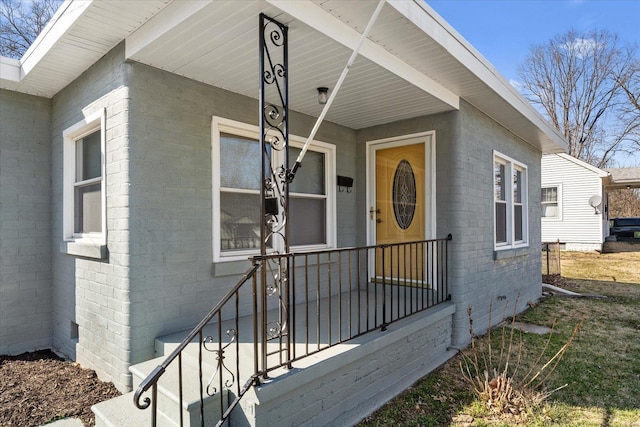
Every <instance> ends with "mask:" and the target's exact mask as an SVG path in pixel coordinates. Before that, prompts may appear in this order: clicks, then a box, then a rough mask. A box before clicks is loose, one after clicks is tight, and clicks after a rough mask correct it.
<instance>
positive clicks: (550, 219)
mask: <svg viewBox="0 0 640 427" xmlns="http://www.w3.org/2000/svg"><path fill="white" fill-rule="evenodd" d="M553 187H555V188H556V194H557V195H558V198H557V200H556V203H557V204H558V216H542V215H541V218H542V220H543V221H545V222H553V221H562V184H545V185H543V186H541V187H540V188H541V190H540V191H541V192H542V188H553ZM541 205H544V203H542V202H541Z"/></svg>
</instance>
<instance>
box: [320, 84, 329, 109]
mask: <svg viewBox="0 0 640 427" xmlns="http://www.w3.org/2000/svg"><path fill="white" fill-rule="evenodd" d="M328 93H329V88H327V87H324V86H323V87H319V88H318V104H320V105H324V104H326V103H327V98H328V97H327V94H328Z"/></svg>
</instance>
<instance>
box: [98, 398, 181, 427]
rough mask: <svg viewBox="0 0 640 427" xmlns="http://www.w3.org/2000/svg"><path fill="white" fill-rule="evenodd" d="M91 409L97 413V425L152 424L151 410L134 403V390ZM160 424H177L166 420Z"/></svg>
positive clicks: (119, 426)
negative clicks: (145, 409) (138, 406)
mask: <svg viewBox="0 0 640 427" xmlns="http://www.w3.org/2000/svg"><path fill="white" fill-rule="evenodd" d="M91 410H92V411H93V413H94V414H95V415H96V427H122V426H148V425H151V412H150V411H142V410H140V409H138V408H136V407H135V406H134V405H133V392H131V393H126V394H123V395H122V396H118V397H116V398H113V399H109V400H107V401H104V402H100V403H97V404H95V405H93V406H92V407H91ZM163 420H164V418H163ZM165 421H166V420H165ZM158 424H160V425H161V426H163V427H164V426H171V427H173V426H175V424H166V423H164V422H163V423H162V424H161V423H158Z"/></svg>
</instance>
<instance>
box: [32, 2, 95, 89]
mask: <svg viewBox="0 0 640 427" xmlns="http://www.w3.org/2000/svg"><path fill="white" fill-rule="evenodd" d="M94 1H95V0H83V1H77V0H76V1H73V0H66V1H65V2H64V3H63V4H62V5H61V6H60V7H59V8H58V10H57V11H56V13H54V15H53V17H51V20H50V21H49V22H48V23H47V25H46V26H45V27H44V29H43V30H42V32H41V33H40V34H39V35H38V37H36V39H35V41H34V42H33V43H32V44H31V46H30V47H29V49H27V51H26V52H25V53H24V55H23V56H22V58H21V60H20V63H21V64H22V76H21V78H24V77H25V76H26V75H27V74H29V73H30V72H31V70H33V69H34V68H35V67H36V66H37V65H38V64H40V63H41V62H42V60H43V59H44V57H45V55H47V54H48V53H50V51H51V49H53V47H54V46H55V45H56V44H58V42H60V40H62V38H63V37H65V36H67V34H68V33H69V32H70V31H71V29H72V28H73V27H74V26H75V25H77V23H78V22H79V20H80V17H82V16H83V15H84V14H85V12H86V11H87V9H89V6H91V4H92V3H93V2H94Z"/></svg>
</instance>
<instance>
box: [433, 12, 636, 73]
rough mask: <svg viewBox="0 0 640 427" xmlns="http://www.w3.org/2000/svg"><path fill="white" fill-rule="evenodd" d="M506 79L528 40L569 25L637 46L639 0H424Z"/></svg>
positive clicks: (532, 42)
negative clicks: (597, 30) (608, 33)
mask: <svg viewBox="0 0 640 427" xmlns="http://www.w3.org/2000/svg"><path fill="white" fill-rule="evenodd" d="M427 4H429V5H430V6H431V7H432V8H433V9H434V10H435V11H436V12H437V13H438V14H439V15H440V16H442V17H443V18H444V19H445V21H447V22H448V23H449V24H451V26H453V28H455V30H456V31H458V32H459V33H460V34H461V35H462V36H463V37H464V38H465V39H466V40H467V41H468V42H470V43H471V44H472V45H473V46H474V47H475V48H476V49H477V50H478V51H479V52H480V53H481V54H482V55H483V56H484V57H485V58H486V59H488V60H489V62H490V63H491V64H493V66H494V67H496V69H497V70H498V71H499V72H500V73H501V74H502V75H503V76H504V77H505V78H506V79H507V80H508V81H517V80H518V75H517V72H516V69H517V67H518V65H519V64H521V63H522V62H523V61H524V58H525V57H526V55H527V53H528V52H529V50H530V48H531V46H535V45H541V44H545V43H546V42H547V41H548V40H550V39H552V38H553V37H554V36H555V35H557V34H563V33H566V32H567V31H569V30H570V29H572V28H573V29H576V30H578V31H589V30H592V29H599V30H608V31H610V32H613V33H617V34H618V36H619V38H620V40H621V41H622V42H629V43H632V44H638V45H639V47H640V28H639V27H640V0H427Z"/></svg>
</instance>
